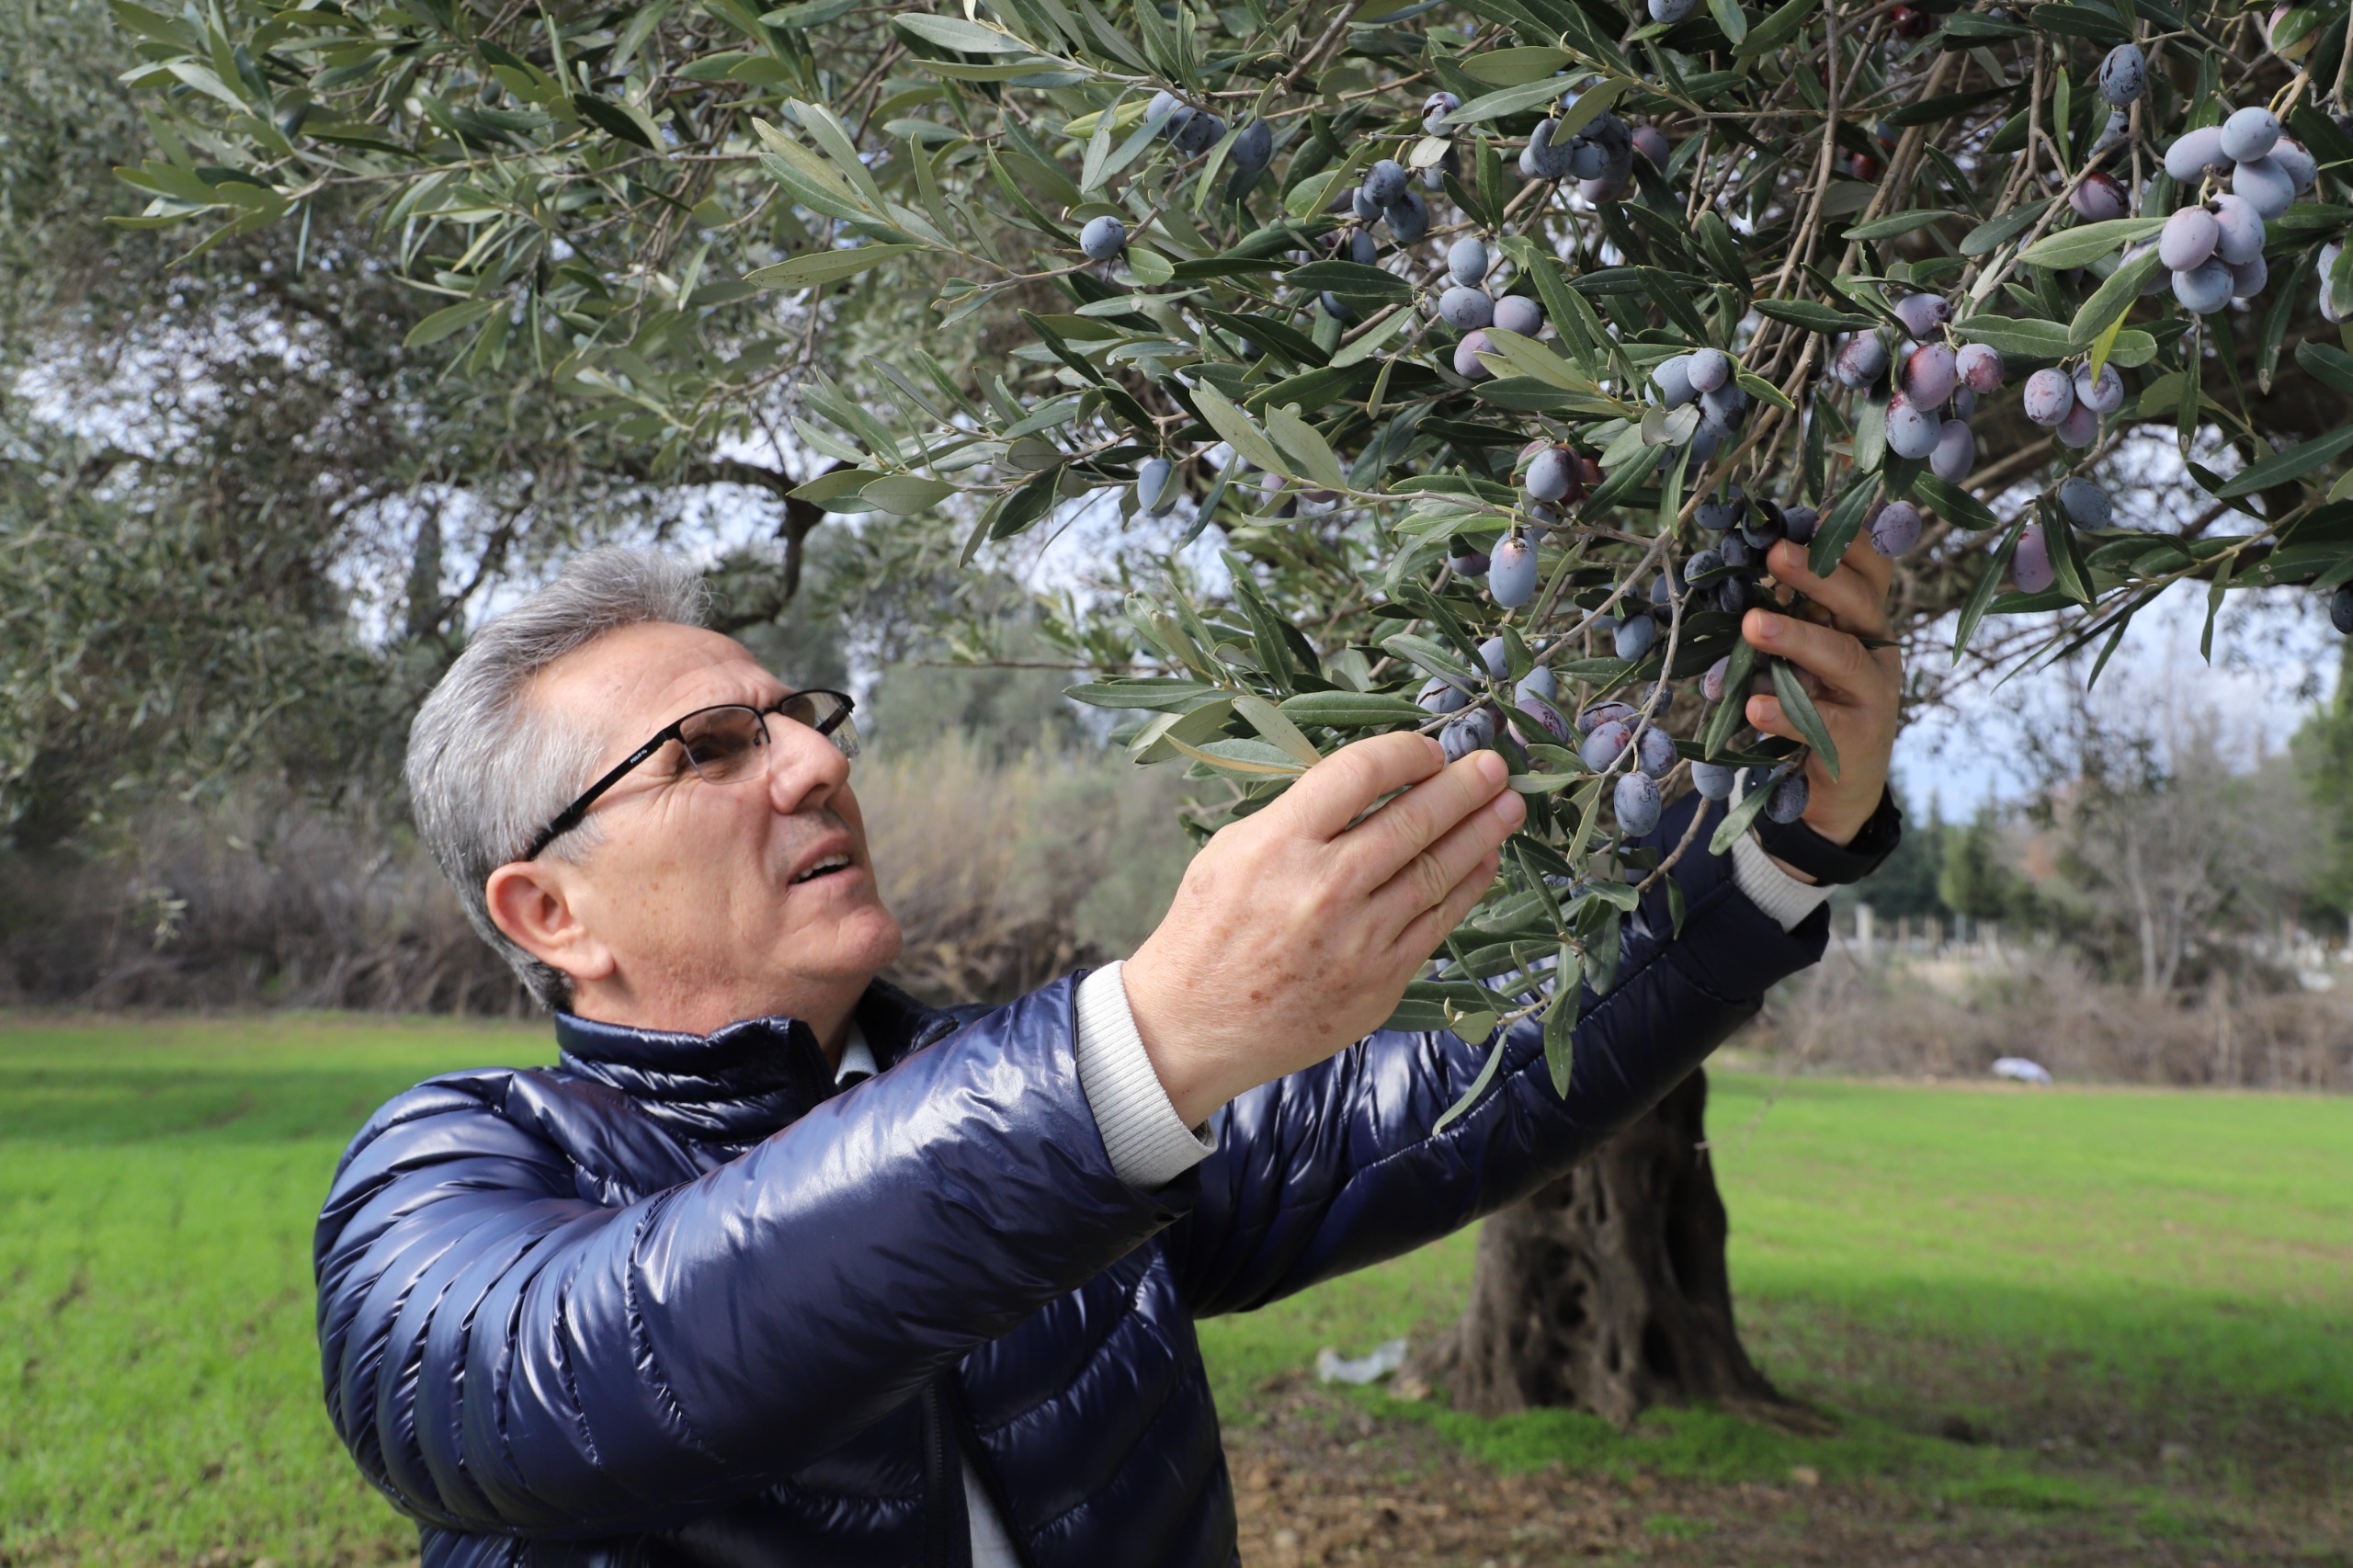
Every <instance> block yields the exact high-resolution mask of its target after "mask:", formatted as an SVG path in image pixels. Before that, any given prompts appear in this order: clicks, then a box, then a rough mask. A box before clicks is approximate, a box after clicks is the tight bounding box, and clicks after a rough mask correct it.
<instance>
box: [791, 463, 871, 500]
mask: <svg viewBox="0 0 2353 1568" xmlns="http://www.w3.org/2000/svg"><path fill="white" fill-rule="evenodd" d="M881 477H882V476H881V474H880V473H878V472H875V471H874V470H872V469H870V468H837V469H833V470H830V471H828V472H824V473H821V474H819V475H818V476H817V477H816V478H814V479H813V480H811V481H810V482H809V483H806V484H803V485H801V486H799V487H798V488H796V489H795V490H793V492H792V493H791V494H792V498H793V499H794V500H796V501H809V502H820V501H832V500H835V499H837V498H838V497H840V496H844V495H855V494H858V492H859V491H860V490H863V489H865V488H866V486H867V485H869V484H870V483H873V482H874V481H875V480H878V479H880V478H881Z"/></svg>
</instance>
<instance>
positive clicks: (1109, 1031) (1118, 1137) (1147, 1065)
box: [1076, 962, 1217, 1192]
mask: <svg viewBox="0 0 2353 1568" xmlns="http://www.w3.org/2000/svg"><path fill="white" fill-rule="evenodd" d="M1076 1005H1077V1010H1078V1082H1079V1086H1080V1087H1081V1088H1083V1089H1085V1090H1086V1103H1087V1105H1088V1107H1089V1108H1092V1109H1093V1110H1094V1112H1095V1126H1096V1129H1097V1131H1100V1132H1101V1133H1102V1134H1103V1148H1104V1152H1105V1153H1108V1154H1109V1155H1110V1156H1111V1168H1112V1169H1113V1170H1114V1171H1116V1172H1118V1173H1119V1176H1120V1180H1121V1181H1124V1182H1126V1183H1127V1184H1128V1185H1129V1186H1130V1187H1136V1188H1139V1189H1141V1190H1143V1191H1147V1192H1148V1191H1150V1190H1152V1189H1153V1188H1154V1187H1166V1186H1167V1185H1168V1184H1169V1183H1170V1182H1172V1181H1175V1180H1176V1178H1177V1177H1178V1176H1183V1175H1184V1174H1185V1173H1186V1172H1187V1171H1189V1170H1191V1169H1192V1168H1193V1167H1194V1166H1195V1165H1199V1164H1200V1163H1201V1162H1202V1161H1203V1160H1205V1159H1207V1158H1208V1157H1209V1156H1210V1155H1211V1154H1212V1153H1216V1152H1217V1134H1216V1133H1215V1132H1213V1131H1210V1129H1209V1128H1208V1127H1207V1126H1203V1127H1202V1128H1201V1129H1199V1131H1195V1130H1194V1129H1191V1128H1188V1127H1187V1126H1186V1125H1185V1124H1184V1122H1183V1121H1181V1120H1179V1119H1178V1118H1177V1115H1176V1106H1175V1105H1173V1104H1172V1103H1170V1101H1169V1098H1168V1091H1167V1090H1166V1089H1164V1088H1162V1087H1161V1086H1160V1074H1157V1073H1155V1072H1154V1071H1153V1066H1152V1058H1151V1057H1150V1056H1149V1055H1147V1054H1146V1053H1145V1051H1144V1049H1143V1036H1142V1035H1141V1034H1138V1033H1137V1032H1136V1020H1135V1015H1134V1014H1132V1013H1131V1012H1129V1011H1128V987H1127V983H1125V982H1124V981H1122V980H1121V979H1120V966H1119V964H1118V963H1117V962H1113V963H1108V964H1105V965H1104V966H1103V967H1102V968H1101V969H1098V970H1097V971H1095V972H1094V973H1092V974H1090V975H1088V976H1087V977H1086V979H1085V980H1082V981H1080V982H1079V983H1078V995H1077V998H1076Z"/></svg>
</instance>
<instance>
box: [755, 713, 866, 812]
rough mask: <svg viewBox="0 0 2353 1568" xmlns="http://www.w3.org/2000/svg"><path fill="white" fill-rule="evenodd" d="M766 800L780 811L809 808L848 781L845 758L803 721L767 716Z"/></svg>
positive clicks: (807, 809) (823, 800) (823, 802)
mask: <svg viewBox="0 0 2353 1568" xmlns="http://www.w3.org/2000/svg"><path fill="white" fill-rule="evenodd" d="M768 744H769V745H770V746H771V747H773V748H774V750H773V752H772V754H771V755H770V756H769V757H768V803H769V804H770V805H771V806H772V807H773V808H774V809H775V810H776V811H777V812H779V814H781V815H784V816H790V815H792V814H793V813H794V812H805V811H813V810H815V809H817V808H818V807H821V806H824V805H825V804H826V803H827V802H828V801H831V800H832V799H833V798H834V795H835V792H836V791H837V790H840V789H841V788H842V786H843V785H845V784H847V783H848V782H849V758H848V757H847V756H843V755H842V753H841V748H839V747H838V746H836V745H835V744H834V743H833V742H832V741H830V740H827V739H826V738H825V737H824V736H823V735H821V734H819V733H817V732H816V731H814V730H813V729H811V728H810V727H809V726H808V725H806V724H796V723H794V722H792V721H791V720H790V719H785V718H781V717H779V716H777V715H774V714H771V715H769V718H768Z"/></svg>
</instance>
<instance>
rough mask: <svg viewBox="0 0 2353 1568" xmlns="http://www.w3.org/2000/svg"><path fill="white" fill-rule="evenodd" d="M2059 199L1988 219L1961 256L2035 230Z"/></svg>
mask: <svg viewBox="0 0 2353 1568" xmlns="http://www.w3.org/2000/svg"><path fill="white" fill-rule="evenodd" d="M1954 19H1956V20H1957V19H1958V18H1954ZM2057 199H2058V198H2057V197H2054V196H2046V197H2044V198H2042V199H2040V200H2039V201H2029V202H2028V203H2027V204H2026V205H2025V206H2023V207H2013V208H2012V209H2010V210H2008V211H2007V212H2005V213H2003V214H2002V215H2001V216H2000V217H1998V218H1988V219H1987V220H1986V221H1985V222H1983V223H1980V224H1978V225H1977V227H1975V228H1973V229H1972V230H1970V231H1969V233H1966V234H1964V235H1962V236H1961V244H1960V246H1959V249H1960V251H1961V255H1963V256H1985V255H1987V254H1989V253H1991V252H1993V251H1995V250H1997V249H1999V248H2000V247H2001V246H2003V245H2005V244H2008V243H2009V242H2010V241H2011V240H2013V239H2016V238H2017V237H2018V235H2020V234H2023V233H2026V232H2027V231H2028V230H2029V229H2031V228H2033V227H2034V223H2035V220H2036V219H2038V218H2040V217H2041V216H2042V213H2043V210H2044V209H2046V208H2048V207H2049V206H2050V205H2051V204H2052V202H2053V201H2056V200H2057Z"/></svg>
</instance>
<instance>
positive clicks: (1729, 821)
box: [1708, 788, 1773, 855]
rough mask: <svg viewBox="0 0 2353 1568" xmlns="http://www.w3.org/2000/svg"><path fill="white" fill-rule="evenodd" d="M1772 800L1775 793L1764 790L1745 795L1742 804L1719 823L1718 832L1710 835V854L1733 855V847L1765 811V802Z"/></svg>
mask: <svg viewBox="0 0 2353 1568" xmlns="http://www.w3.org/2000/svg"><path fill="white" fill-rule="evenodd" d="M1772 798H1773V791H1772V790H1768V789H1762V788H1759V789H1753V790H1749V791H1748V793H1746V794H1745V795H1743V796H1742V797H1741V798H1740V804H1738V805H1736V806H1734V807H1733V809H1732V810H1731V811H1729V812H1725V813H1724V820H1723V821H1722V822H1720V823H1718V824H1716V831H1715V832H1714V833H1712V834H1711V835H1709V837H1708V853H1709V854H1711V855H1729V854H1731V853H1732V846H1733V845H1735V844H1737V843H1739V842H1740V835H1742V834H1744V833H1746V832H1747V831H1748V826H1749V824H1751V823H1753V822H1755V821H1756V813H1757V812H1761V811H1763V810H1764V809H1765V802H1766V801H1769V800H1771V799H1772Z"/></svg>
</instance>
